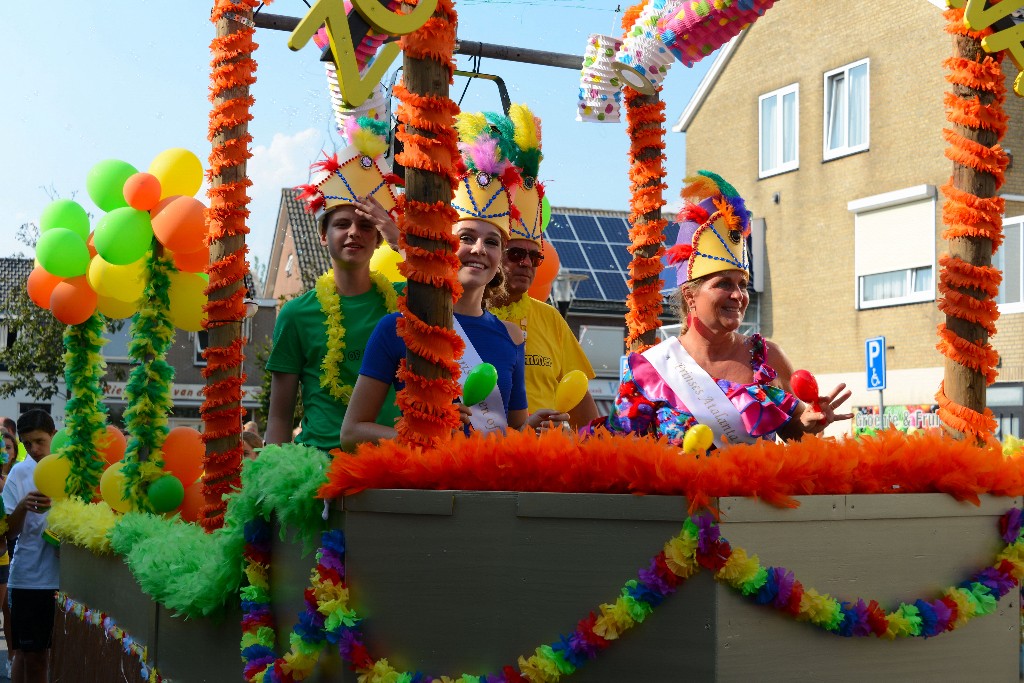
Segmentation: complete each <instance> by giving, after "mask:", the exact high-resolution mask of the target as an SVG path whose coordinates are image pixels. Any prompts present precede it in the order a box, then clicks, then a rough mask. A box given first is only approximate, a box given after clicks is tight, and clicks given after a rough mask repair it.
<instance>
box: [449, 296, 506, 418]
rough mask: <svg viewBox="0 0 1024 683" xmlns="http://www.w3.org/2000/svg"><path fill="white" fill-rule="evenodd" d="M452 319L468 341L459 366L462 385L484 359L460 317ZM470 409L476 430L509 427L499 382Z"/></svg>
mask: <svg viewBox="0 0 1024 683" xmlns="http://www.w3.org/2000/svg"><path fill="white" fill-rule="evenodd" d="M452 320H453V322H454V323H455V332H456V333H457V334H458V335H459V336H460V337H462V341H464V342H466V350H465V351H463V352H462V358H460V359H459V368H460V369H461V370H462V371H461V372H460V373H459V386H460V387H461V386H464V385H465V384H466V376H467V375H469V372H470V371H471V370H472V369H473V368H475V367H476V366H478V365H480V364H481V363H483V360H482V359H481V358H480V354H479V353H477V350H476V348H475V347H474V346H473V342H471V341H470V340H469V335H467V334H466V331H465V330H464V329H462V325H460V324H459V319H458V318H456V317H455V316H452ZM470 411H471V414H470V416H469V422H470V424H472V425H473V429H475V430H476V431H478V432H483V433H484V434H486V433H488V432H497V431H500V432H501V433H502V434H504V433H505V428H506V427H508V416H507V415H506V414H505V403H504V402H503V401H502V400H501V391H500V390H499V389H498V385H497V384H495V385H494V389H493V390H491V393H490V395H488V396H487V398H485V399H484V400H482V401H480V402H479V403H477V404H476V405H474V406H470Z"/></svg>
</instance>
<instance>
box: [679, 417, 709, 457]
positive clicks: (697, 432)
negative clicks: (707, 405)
mask: <svg viewBox="0 0 1024 683" xmlns="http://www.w3.org/2000/svg"><path fill="white" fill-rule="evenodd" d="M714 441H715V435H714V433H713V432H712V431H711V427H708V426H707V425H702V424H696V425H694V426H692V427H690V428H689V429H687V430H686V434H684V435H683V453H686V454H687V455H703V454H705V453H707V452H708V449H709V448H711V445H712V444H713V443H714Z"/></svg>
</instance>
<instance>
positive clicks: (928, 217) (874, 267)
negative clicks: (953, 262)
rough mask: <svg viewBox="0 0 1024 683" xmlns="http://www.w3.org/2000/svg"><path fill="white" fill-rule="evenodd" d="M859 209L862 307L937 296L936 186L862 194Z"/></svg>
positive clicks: (857, 263)
mask: <svg viewBox="0 0 1024 683" xmlns="http://www.w3.org/2000/svg"><path fill="white" fill-rule="evenodd" d="M847 208H848V209H849V210H850V211H851V212H853V213H854V273H855V275H856V284H857V286H856V306H857V308H862V309H863V308H879V307H881V306H896V305H900V304H911V303H918V302H921V301H933V300H934V299H935V186H934V185H918V186H916V187H911V188H907V189H905V190H897V191H896V192H889V193H886V194H881V195H876V196H874V197H868V198H866V199H858V200H856V201H853V202H850V203H849V204H848V205H847Z"/></svg>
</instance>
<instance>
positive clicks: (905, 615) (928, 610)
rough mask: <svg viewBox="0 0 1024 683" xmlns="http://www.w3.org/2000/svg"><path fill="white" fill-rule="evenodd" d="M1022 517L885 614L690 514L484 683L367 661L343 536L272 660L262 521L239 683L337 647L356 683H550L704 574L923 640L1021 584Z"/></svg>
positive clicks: (827, 626)
mask: <svg viewBox="0 0 1024 683" xmlns="http://www.w3.org/2000/svg"><path fill="white" fill-rule="evenodd" d="M1022 521H1024V515H1022V512H1021V510H1020V509H1018V508H1013V509H1011V510H1009V511H1008V512H1006V513H1005V514H1004V515H1003V516H1002V517H1001V518H1000V520H999V531H1000V535H1001V537H1002V539H1003V541H1004V542H1005V543H1006V544H1007V545H1006V547H1005V548H1004V549H1003V550H1002V551H1001V552H1000V553H999V554H998V555H996V558H995V563H994V564H993V565H992V566H991V567H987V568H985V569H982V570H981V571H979V572H977V573H976V574H974V575H973V576H972V577H971V578H970V579H968V580H967V581H964V582H963V583H961V584H960V585H959V586H954V587H950V588H947V589H946V590H945V591H944V592H943V593H942V596H941V597H940V598H938V599H935V600H917V601H915V602H914V603H913V604H907V603H900V604H899V605H898V606H897V607H896V609H895V610H893V611H891V612H885V611H884V610H882V608H881V607H880V606H879V604H878V602H877V601H875V600H871V601H869V602H867V603H865V602H864V600H862V599H858V600H857V601H856V602H855V603H853V602H841V601H839V600H836V599H835V598H833V597H832V596H830V595H827V594H821V593H818V592H817V591H816V590H814V589H813V588H805V587H804V586H803V584H802V583H800V581H798V580H797V579H796V578H795V576H794V575H793V572H791V571H789V570H788V569H785V568H783V567H762V566H761V564H760V562H759V561H758V559H757V556H756V555H755V556H750V555H748V554H747V552H746V551H744V550H743V549H742V548H733V547H732V546H731V545H730V544H729V542H728V541H727V540H725V539H724V538H722V536H721V532H720V530H719V527H718V523H717V522H716V521H715V518H714V517H713V516H712V515H711V514H710V513H707V512H704V513H701V514H697V515H693V516H691V517H690V518H688V519H687V520H686V522H685V523H684V524H683V529H682V531H681V532H680V533H679V535H678V536H676V537H674V538H672V539H670V540H669V541H668V542H667V543H666V544H665V547H664V548H663V549H662V551H661V552H660V553H659V554H658V555H656V556H654V558H652V559H651V562H650V564H649V565H648V566H647V567H646V568H645V569H641V570H640V571H639V573H638V578H636V579H631V580H629V581H627V582H626V584H625V585H624V586H623V588H622V590H621V591H620V594H619V596H618V598H616V600H615V602H613V603H606V604H603V605H601V606H600V607H599V610H600V615H595V614H594V613H593V612H591V613H590V614H589V615H588V616H587V617H585V618H584V619H582V620H580V622H579V623H578V624H577V626H576V630H575V631H573V632H572V633H570V634H569V635H563V636H561V637H560V638H559V640H558V642H555V643H552V644H550V645H541V646H540V647H538V648H537V649H536V650H535V651H534V653H533V654H532V655H530V656H529V657H527V658H524V657H522V656H520V657H519V659H518V661H517V665H518V669H517V668H516V667H512V666H505V667H503V668H502V670H501V671H500V672H499V673H496V674H489V675H486V676H477V675H472V674H462V676H461V677H458V678H452V677H449V676H436V677H435V676H431V675H427V674H423V673H421V672H415V673H409V672H399V671H396V670H395V669H394V668H393V667H392V666H391V665H390V664H389V663H388V661H387V659H379V660H374V659H373V658H372V657H371V656H370V655H369V654H368V652H367V650H366V646H365V644H364V640H363V636H362V631H361V628H360V622H361V618H360V616H359V615H358V614H357V613H356V612H355V611H354V610H353V609H352V608H351V607H350V606H349V604H348V599H349V590H348V586H347V584H346V583H345V564H344V552H345V540H344V534H343V533H342V532H341V531H338V530H333V531H327V532H324V534H323V537H322V538H323V547H322V548H321V549H320V551H319V552H318V554H317V559H318V563H317V566H316V568H315V569H314V570H313V573H312V585H311V587H310V588H309V589H307V590H306V594H305V597H306V611H305V612H304V613H303V614H302V615H301V616H300V617H299V624H298V625H297V626H296V627H295V628H294V629H293V631H292V635H291V638H290V642H291V650H290V651H289V652H288V653H287V654H286V655H285V656H284V657H281V658H278V657H277V656H276V654H275V653H274V649H273V647H274V640H275V635H274V629H273V624H272V621H271V619H272V618H271V613H270V604H269V576H268V573H269V564H270V554H269V551H270V545H269V539H270V526H269V523H267V522H265V521H263V520H256V521H253V522H251V523H250V524H249V525H248V526H247V528H246V549H245V558H246V570H245V571H246V575H247V576H249V581H250V585H249V586H247V587H246V588H243V589H242V609H243V612H244V615H245V616H244V617H243V621H242V628H243V635H242V659H243V661H244V662H245V680H246V681H250V682H255V683H271V682H272V683H291V681H295V680H302V679H303V678H305V677H306V676H308V675H309V673H311V672H312V671H313V668H314V667H315V666H316V662H317V660H318V659H319V656H320V652H321V651H322V650H323V648H324V647H325V646H326V644H327V643H332V644H336V645H337V646H338V652H339V654H340V655H341V657H342V658H343V659H344V660H345V661H347V662H348V663H349V664H350V665H351V666H352V668H353V669H354V670H355V671H356V673H357V674H358V675H359V680H360V683H426V682H427V681H433V682H435V683H437V682H439V683H555V682H556V681H558V680H560V679H561V677H562V676H568V675H571V674H572V673H574V672H575V671H576V669H578V668H579V667H580V666H582V665H583V664H584V663H586V662H587V661H588V660H591V659H595V658H596V657H597V655H598V654H599V653H600V652H601V651H602V650H604V649H605V648H607V647H608V646H609V645H610V644H611V643H612V641H615V640H618V639H619V637H620V636H621V635H622V634H623V633H625V632H626V631H628V630H629V629H631V628H633V627H634V626H636V625H637V624H641V623H643V621H644V620H645V619H646V618H647V617H648V616H649V615H650V614H652V613H653V612H654V608H655V607H657V606H658V605H660V604H661V603H662V602H663V601H664V600H665V598H666V597H668V596H669V595H671V594H672V593H674V592H675V591H676V589H677V588H678V587H679V586H680V585H681V584H682V583H683V582H684V581H686V579H688V578H690V577H691V576H693V575H695V574H696V573H697V572H698V571H700V569H701V568H704V569H708V570H710V571H713V572H714V573H715V580H717V581H720V582H723V583H726V584H728V585H729V586H731V587H732V588H734V589H736V590H737V591H739V592H741V593H742V594H743V595H744V596H746V597H748V598H749V599H751V600H752V601H754V602H755V603H757V604H759V605H767V606H771V607H774V608H775V609H776V610H779V611H781V612H783V613H785V614H789V615H791V616H793V617H795V618H796V619H797V621H806V622H810V623H811V624H813V625H815V626H817V627H818V628H820V629H822V630H825V631H828V632H830V633H833V634H836V635H839V636H844V637H853V636H872V635H873V636H876V637H878V638H886V639H889V640H894V639H896V638H918V637H920V638H930V637H933V636H937V635H940V634H942V633H945V632H947V631H953V630H955V629H957V628H959V627H961V626H963V625H964V624H966V623H967V622H968V621H970V620H971V619H973V618H974V617H978V616H982V615H985V614H990V613H992V612H993V611H995V608H996V603H997V601H998V600H999V599H1000V598H1002V597H1003V596H1004V595H1006V594H1007V593H1009V592H1010V590H1012V589H1013V587H1014V586H1016V585H1018V584H1019V582H1020V580H1021V578H1024V536H1022V533H1021V531H1022Z"/></svg>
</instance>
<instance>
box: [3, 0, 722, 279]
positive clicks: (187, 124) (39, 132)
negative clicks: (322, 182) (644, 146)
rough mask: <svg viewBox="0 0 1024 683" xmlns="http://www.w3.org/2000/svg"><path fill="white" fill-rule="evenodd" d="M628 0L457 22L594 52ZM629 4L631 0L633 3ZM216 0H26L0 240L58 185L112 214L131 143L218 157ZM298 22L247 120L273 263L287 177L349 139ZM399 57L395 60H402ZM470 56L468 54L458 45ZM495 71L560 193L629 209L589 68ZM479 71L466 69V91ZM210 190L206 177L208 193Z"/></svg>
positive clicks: (496, 3)
mask: <svg viewBox="0 0 1024 683" xmlns="http://www.w3.org/2000/svg"><path fill="white" fill-rule="evenodd" d="M619 6H620V3H618V2H615V1H614V0H526V1H523V2H520V1H518V0H491V1H482V0H462V1H461V2H457V3H456V9H457V11H458V12H459V38H461V39H463V40H471V41H479V42H484V43H493V44H499V45H512V46H517V47H523V48H531V49H537V50H547V51H551V52H562V53H568V54H577V55H582V54H583V51H584V50H585V48H586V43H587V37H588V36H589V35H590V34H591V33H605V34H609V33H614V34H619V33H620V32H621V31H620V29H619V28H618V27H619V25H620V22H621V17H622V14H621V12H616V8H617V7H619ZM621 6H622V7H623V8H624V7H627V6H628V5H625V4H623V5H621ZM210 7H212V2H201V1H199V0H180V1H179V2H159V3H157V2H137V1H135V2H126V1H125V0H111V1H109V2H105V3H80V2H71V1H70V0H55V1H54V2H51V3H46V4H45V5H40V4H38V3H29V2H22V3H13V4H10V6H7V7H5V8H4V15H5V16H4V21H3V22H2V24H0V60H2V63H3V64H6V65H7V68H5V69H4V70H3V71H2V72H0V92H2V93H4V97H3V100H2V101H3V104H2V106H0V136H2V137H0V154H2V163H0V256H10V255H13V254H16V253H18V252H22V253H24V254H26V255H31V253H32V252H31V250H30V249H28V248H27V247H26V246H25V245H23V244H21V243H19V242H18V241H17V240H16V238H15V234H16V232H17V228H18V226H20V225H21V224H23V223H26V222H33V221H36V220H37V219H38V216H39V215H40V213H41V212H42V210H43V209H44V208H45V206H46V205H47V204H48V203H49V201H50V198H49V196H48V194H52V193H56V194H57V195H58V196H62V197H72V196H73V197H74V198H75V199H76V200H77V201H79V202H80V203H81V204H82V205H83V206H85V207H86V209H87V210H88V211H90V212H91V213H92V214H93V221H94V223H95V220H96V219H97V218H98V217H99V216H100V215H102V212H101V211H100V210H98V209H97V208H96V207H95V206H94V205H93V204H92V202H91V200H90V199H89V197H88V194H87V193H86V191H85V177H86V174H87V172H88V170H89V168H91V166H92V165H93V164H95V163H96V162H98V161H100V160H103V159H108V158H117V159H122V160H124V161H127V162H129V163H131V164H132V165H134V166H135V167H136V168H138V169H139V170H145V169H146V168H147V167H148V166H149V163H150V161H151V160H152V159H153V157H155V156H156V155H157V154H158V153H159V152H161V151H162V150H164V149H167V148H171V147H185V148H187V149H190V150H192V151H193V152H194V153H195V154H196V155H197V156H198V157H199V158H200V159H201V160H203V162H204V166H205V163H206V159H207V157H208V155H209V152H210V143H209V142H208V140H207V139H206V131H207V118H208V115H209V109H210V103H209V100H208V92H209V91H208V88H209V61H210V52H209V44H210V40H211V39H212V38H213V35H214V27H213V24H211V23H210V21H209V8H210ZM263 11H266V12H272V13H274V14H283V15H290V16H296V17H298V16H301V15H302V14H304V13H305V12H306V5H305V3H304V2H303V1H302V0H276V1H275V2H273V3H272V4H270V5H268V6H267V7H266V8H265V9H264V10H263ZM287 38H288V35H287V34H286V33H285V32H281V31H271V30H266V29H258V30H257V32H256V41H257V42H258V43H259V44H260V47H259V49H258V50H257V51H256V53H255V55H254V56H255V59H256V61H257V63H258V65H259V66H258V70H257V74H256V77H257V82H256V83H255V84H254V85H253V86H252V88H251V90H250V92H251V94H252V95H253V96H254V97H255V100H256V103H255V105H254V107H253V109H252V113H253V116H254V119H253V121H252V122H251V123H250V124H249V132H250V133H251V134H252V136H253V142H252V152H253V158H252V159H251V160H250V162H249V165H248V172H249V176H250V178H251V179H252V181H253V187H252V189H251V193H250V197H251V198H252V202H251V204H250V206H249V208H250V211H251V212H252V213H251V216H250V218H249V223H248V225H249V228H250V231H251V232H250V235H249V237H248V240H247V242H248V245H249V248H250V258H251V257H253V256H255V257H257V258H258V259H259V260H260V261H262V262H263V263H266V261H267V258H268V255H269V253H270V247H271V242H272V239H273V229H274V226H275V224H276V220H277V212H278V207H279V203H280V196H281V188H283V187H291V186H295V185H298V184H301V183H304V182H306V180H307V178H308V168H309V164H310V163H311V162H313V161H315V160H316V159H317V158H318V157H319V156H320V153H321V150H323V149H326V150H328V151H333V150H334V149H335V148H337V147H339V146H340V144H341V143H340V141H339V138H338V135H337V133H336V131H335V130H334V117H333V114H332V113H331V108H330V97H329V92H328V89H327V79H326V76H325V74H324V69H323V66H322V64H321V63H320V62H319V61H318V60H319V51H318V50H317V49H316V48H315V47H314V46H313V44H312V43H310V44H309V45H308V46H307V47H306V48H304V49H303V50H301V51H299V52H292V51H291V50H289V49H288V47H287V44H286V42H287ZM400 61H401V58H399V60H396V65H398V64H400ZM710 62H711V59H710V58H708V59H705V60H704V61H703V62H701V63H700V64H698V65H697V66H696V67H695V68H693V69H687V68H686V67H684V66H682V65H681V64H678V63H677V64H675V65H674V66H673V67H672V69H671V70H670V72H669V74H668V77H667V79H666V81H665V89H664V91H663V93H662V98H663V99H664V100H665V101H666V102H667V104H668V107H667V111H666V114H667V118H668V123H667V125H668V127H669V128H671V125H672V124H673V123H674V122H675V120H676V119H677V118H678V116H679V114H680V113H681V112H682V110H683V108H684V107H685V106H686V104H687V102H688V101H689V99H690V97H691V96H692V94H693V92H694V91H695V90H696V88H697V85H698V83H699V82H700V79H701V78H702V77H703V75H704V74H705V73H706V71H707V69H708V67H709V66H710ZM458 64H459V68H460V69H465V70H470V59H469V58H468V57H463V56H459V58H458ZM480 70H481V72H484V73H491V74H496V75H498V76H501V78H503V79H504V80H505V82H506V84H507V85H508V89H509V92H510V95H511V98H512V101H513V102H521V103H524V104H527V105H528V106H529V107H530V108H531V109H533V111H534V113H535V114H537V115H538V116H540V117H541V119H542V121H543V149H544V157H545V158H544V162H543V163H542V165H541V172H540V176H541V179H542V180H543V181H545V182H546V184H547V194H548V197H549V198H550V200H551V203H552V205H553V206H569V207H585V208H591V209H612V210H628V201H629V181H628V176H627V165H628V162H627V157H626V155H627V149H628V140H627V138H626V133H625V120H624V118H625V117H623V121H622V122H621V123H601V124H597V123H579V122H577V121H575V109H576V102H577V95H578V88H579V72H578V71H576V70H569V69H558V68H552V67H541V66H535V65H525V64H517V63H513V62H505V61H499V60H491V59H484V60H483V61H482V64H481V69H480ZM465 85H466V80H465V79H462V78H458V77H457V78H456V81H455V84H454V86H453V87H452V98H453V99H455V100H457V101H458V99H459V97H460V95H461V94H462V92H463V89H464V87H465ZM500 107H501V103H500V100H499V98H498V90H497V88H496V87H495V85H494V84H493V83H492V82H489V81H483V80H474V81H471V82H470V83H469V87H468V89H467V91H466V93H465V97H464V99H463V101H462V108H463V109H464V110H466V111H486V110H491V111H497V110H499V109H500ZM667 144H668V148H667V150H666V155H667V157H668V162H667V172H668V178H667V182H668V184H669V190H668V191H667V193H666V199H668V200H669V201H670V202H676V201H677V200H678V194H679V191H680V189H681V187H682V183H681V181H682V177H683V173H684V170H685V157H684V154H685V137H684V135H683V134H681V133H672V132H668V134H667ZM197 196H198V197H199V198H200V199H202V200H204V201H205V188H204V190H201V191H200V193H199V194H198V195H197Z"/></svg>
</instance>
